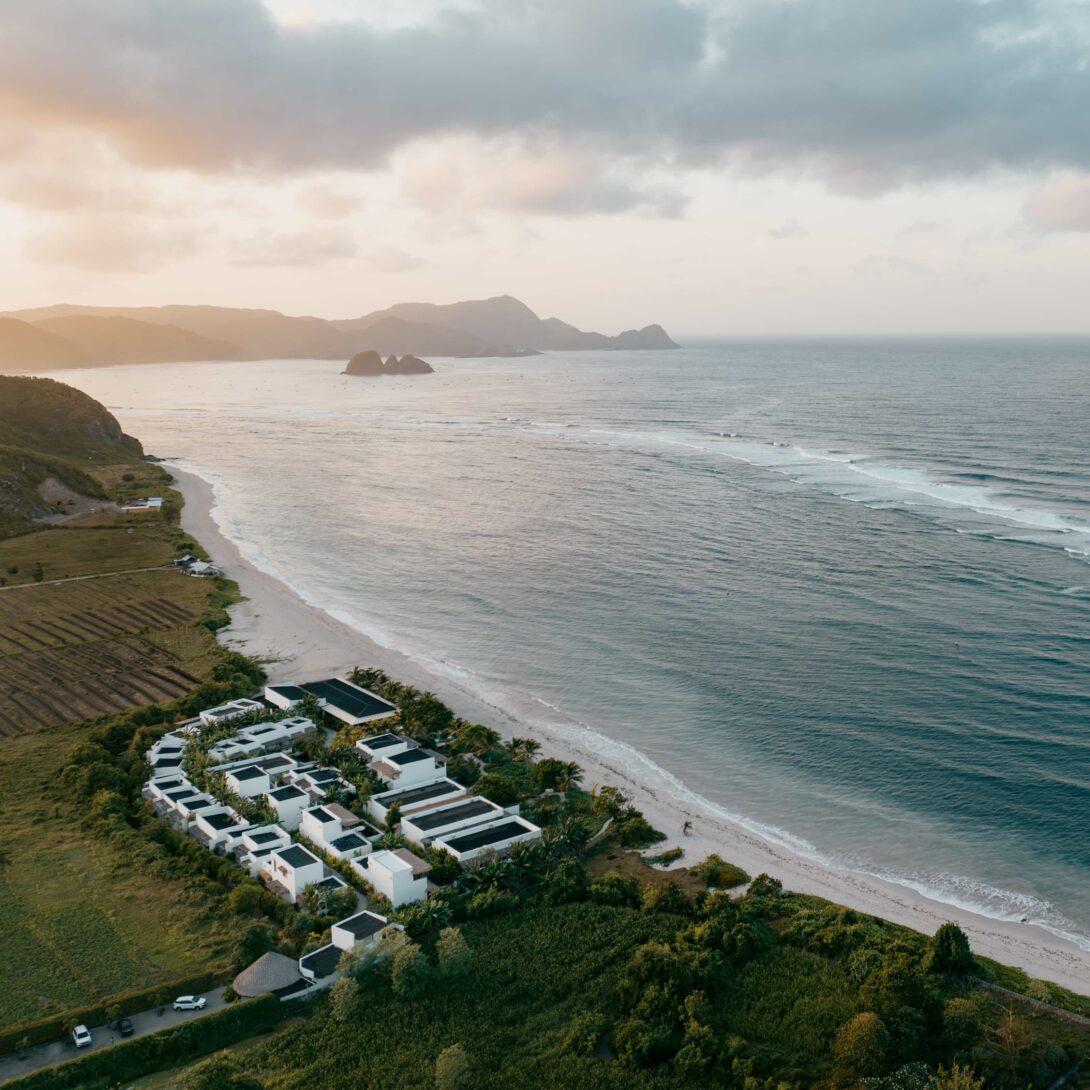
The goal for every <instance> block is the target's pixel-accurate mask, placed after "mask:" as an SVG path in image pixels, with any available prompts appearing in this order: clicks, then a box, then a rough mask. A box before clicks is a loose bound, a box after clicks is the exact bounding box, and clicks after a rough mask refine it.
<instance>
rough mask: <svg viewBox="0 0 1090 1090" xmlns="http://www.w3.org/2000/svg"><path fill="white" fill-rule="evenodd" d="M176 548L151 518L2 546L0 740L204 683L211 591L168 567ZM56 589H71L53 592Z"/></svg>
mask: <svg viewBox="0 0 1090 1090" xmlns="http://www.w3.org/2000/svg"><path fill="white" fill-rule="evenodd" d="M140 520H144V521H140ZM183 541H184V538H183V537H182V535H181V534H180V532H179V531H178V530H177V529H176V528H175V527H173V526H171V525H170V524H169V523H168V522H167V521H166V520H165V519H164V518H163V517H162V516H160V515H158V514H151V515H141V516H113V517H105V516H95V517H93V518H90V519H88V520H86V521H80V522H75V523H71V524H69V525H66V526H63V527H53V528H50V529H46V530H39V531H37V532H35V533H31V534H23V535H21V536H18V537H14V538H9V539H7V540H4V541H0V575H2V577H3V578H4V579H5V580H6V581H7V586H6V587H4V588H2V589H0V739H3V738H5V737H11V736H14V735H17V734H21V733H22V732H24V731H28V730H40V729H42V728H44V727H52V726H56V725H58V724H60V723H65V722H71V721H74V720H80V719H91V718H98V717H100V716H103V715H112V714H114V713H116V712H119V711H124V710H125V709H127V708H130V707H133V706H136V705H141V704H148V703H154V702H157V701H164V700H172V699H174V698H175V697H178V696H180V695H182V694H183V693H186V692H188V691H190V690H191V689H192V688H194V686H195V685H197V684H198V682H200V681H202V680H204V679H205V678H207V676H208V674H209V671H210V669H211V665H212V662H213V659H214V655H215V646H214V641H213V638H212V636H211V634H210V633H209V632H208V631H207V629H205V628H203V627H202V626H200V625H199V624H198V623H197V622H198V621H199V619H200V617H201V616H202V615H203V614H204V613H205V612H206V610H207V606H208V600H209V595H210V593H211V592H212V589H213V588H212V585H211V584H210V583H208V582H205V581H203V580H198V579H191V578H189V577H187V576H185V575H182V574H180V573H179V572H176V571H174V570H173V569H171V568H169V567H167V566H166V565H169V562H170V561H171V560H172V559H173V558H174V557H175V556H177V555H178V550H179V548H180V547H181V545H182V543H183ZM39 565H40V574H42V576H43V581H42V582H41V583H40V584H39V583H38V582H36V581H35V580H34V575H33V573H34V571H35V568H36V567H38V566H39ZM143 568H158V570H154V571H141V570H139V569H143ZM88 576H94V577H95V578H88ZM64 579H69V580H75V581H73V582H58V583H54V582H51V581H52V580H64Z"/></svg>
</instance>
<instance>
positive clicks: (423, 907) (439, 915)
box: [401, 897, 454, 942]
mask: <svg viewBox="0 0 1090 1090" xmlns="http://www.w3.org/2000/svg"><path fill="white" fill-rule="evenodd" d="M453 916H454V913H453V912H452V911H451V908H450V905H445V904H443V902H442V901H437V900H435V899H434V898H432V897H429V898H428V899H427V900H424V901H420V902H418V903H417V904H415V905H413V906H412V908H410V909H408V910H407V911H406V912H405V914H404V915H403V916H402V918H401V922H402V923H404V924H405V927H406V929H407V930H408V931H409V933H410V934H411V935H412V937H413V938H414V939H416V940H417V941H422V942H426V941H427V940H428V939H430V938H432V937H433V936H435V935H438V934H439V932H440V931H442V930H443V928H444V927H447V926H448V925H449V924H450V921H451V919H452V918H453Z"/></svg>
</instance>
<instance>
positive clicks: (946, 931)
mask: <svg viewBox="0 0 1090 1090" xmlns="http://www.w3.org/2000/svg"><path fill="white" fill-rule="evenodd" d="M925 964H926V967H927V970H928V972H931V973H955V974H958V975H962V974H965V973H971V972H974V971H975V969H976V961H975V960H974V958H973V952H972V951H971V950H970V949H969V940H968V939H967V938H966V937H965V932H964V931H962V929H961V928H960V927H958V925H957V924H956V923H944V924H943V925H942V926H941V927H940V928H939V929H938V931H936V932H935V937H934V938H933V939H932V940H931V942H930V944H929V945H928V950H927V959H926V962H925Z"/></svg>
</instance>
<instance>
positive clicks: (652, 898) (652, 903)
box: [640, 882, 693, 916]
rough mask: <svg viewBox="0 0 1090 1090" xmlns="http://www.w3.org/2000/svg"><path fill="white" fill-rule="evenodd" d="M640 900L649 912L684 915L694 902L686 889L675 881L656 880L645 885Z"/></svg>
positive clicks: (690, 910) (689, 910) (688, 911)
mask: <svg viewBox="0 0 1090 1090" xmlns="http://www.w3.org/2000/svg"><path fill="white" fill-rule="evenodd" d="M640 901H641V903H642V905H643V907H644V909H645V910H646V911H648V912H672V913H674V914H675V915H678V916H684V915H687V914H688V913H690V912H692V909H693V903H692V901H690V900H689V898H688V897H687V896H686V895H685V891H684V890H683V889H682V888H681V887H680V886H678V885H675V884H674V883H673V882H655V883H654V884H653V885H649V886H644V887H643V892H642V894H641V896H640Z"/></svg>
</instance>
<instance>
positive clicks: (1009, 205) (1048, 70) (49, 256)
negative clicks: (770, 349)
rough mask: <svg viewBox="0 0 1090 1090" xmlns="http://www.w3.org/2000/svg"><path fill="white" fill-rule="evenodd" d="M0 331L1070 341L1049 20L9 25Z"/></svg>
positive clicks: (130, 5)
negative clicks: (245, 318)
mask: <svg viewBox="0 0 1090 1090" xmlns="http://www.w3.org/2000/svg"><path fill="white" fill-rule="evenodd" d="M0 151H2V155H0V269H2V270H3V274H4V275H3V284H4V293H3V301H2V302H0V307H2V308H3V309H15V308H18V307H25V306H36V305H45V304H49V303H53V302H61V301H64V302H73V303H100V304H104V303H109V304H117V305H121V304H132V305H146V304H158V303H168V302H187V303H218V304H222V305H229V306H266V307H273V308H276V309H280V310H284V311H286V312H288V313H293V314H300V313H312V314H319V315H322V316H324V317H351V316H354V315H358V314H361V313H364V312H366V311H368V310H371V309H374V308H377V307H381V306H385V305H388V304H390V303H392V302H396V301H400V300H409V299H419V300H431V301H435V302H449V301H453V300H455V299H461V298H472V297H480V296H485V295H494V294H499V293H503V292H509V293H511V294H514V295H517V296H519V297H520V298H522V299H524V300H525V301H526V302H527V303H529V304H530V305H531V306H532V307H534V309H536V310H537V311H538V312H539V313H540V314H542V315H543V316H547V315H552V314H556V315H559V316H562V317H563V318H565V319H567V320H569V321H573V322H576V323H577V324H580V325H582V326H584V327H590V328H599V329H602V330H604V331H607V332H615V331H617V330H619V329H621V328H627V327H630V326H633V325H642V324H645V323H646V322H650V321H659V322H662V323H663V324H664V325H665V326H666V327H667V328H668V329H669V330H670V331H671V332H674V333H675V334H676V335H679V336H685V335H693V334H713V333H724V334H731V333H737V334H773V335H775V334H806V333H834V332H858V333H884V332H971V331H983V332H1090V307H1088V306H1087V305H1086V300H1087V299H1088V298H1090V260H1088V258H1090V9H1088V8H1087V6H1086V5H1085V4H1082V3H1079V2H1075V0H1071V2H1068V0H987V2H984V0H882V2H881V3H877V4H876V3H874V0H684V2H683V0H518V2H514V3H512V2H511V0H476V2H471V0H463V2H458V3H442V2H438V0H414V2H407V0H402V2H400V3H398V4H389V3H382V4H379V3H374V2H369V0H318V2H315V0H266V2H265V3H262V2H261V0H100V2H96V3H93V4H89V3H86V2H83V0H37V2H35V3H34V4H26V3H20V2H18V0H0Z"/></svg>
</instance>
